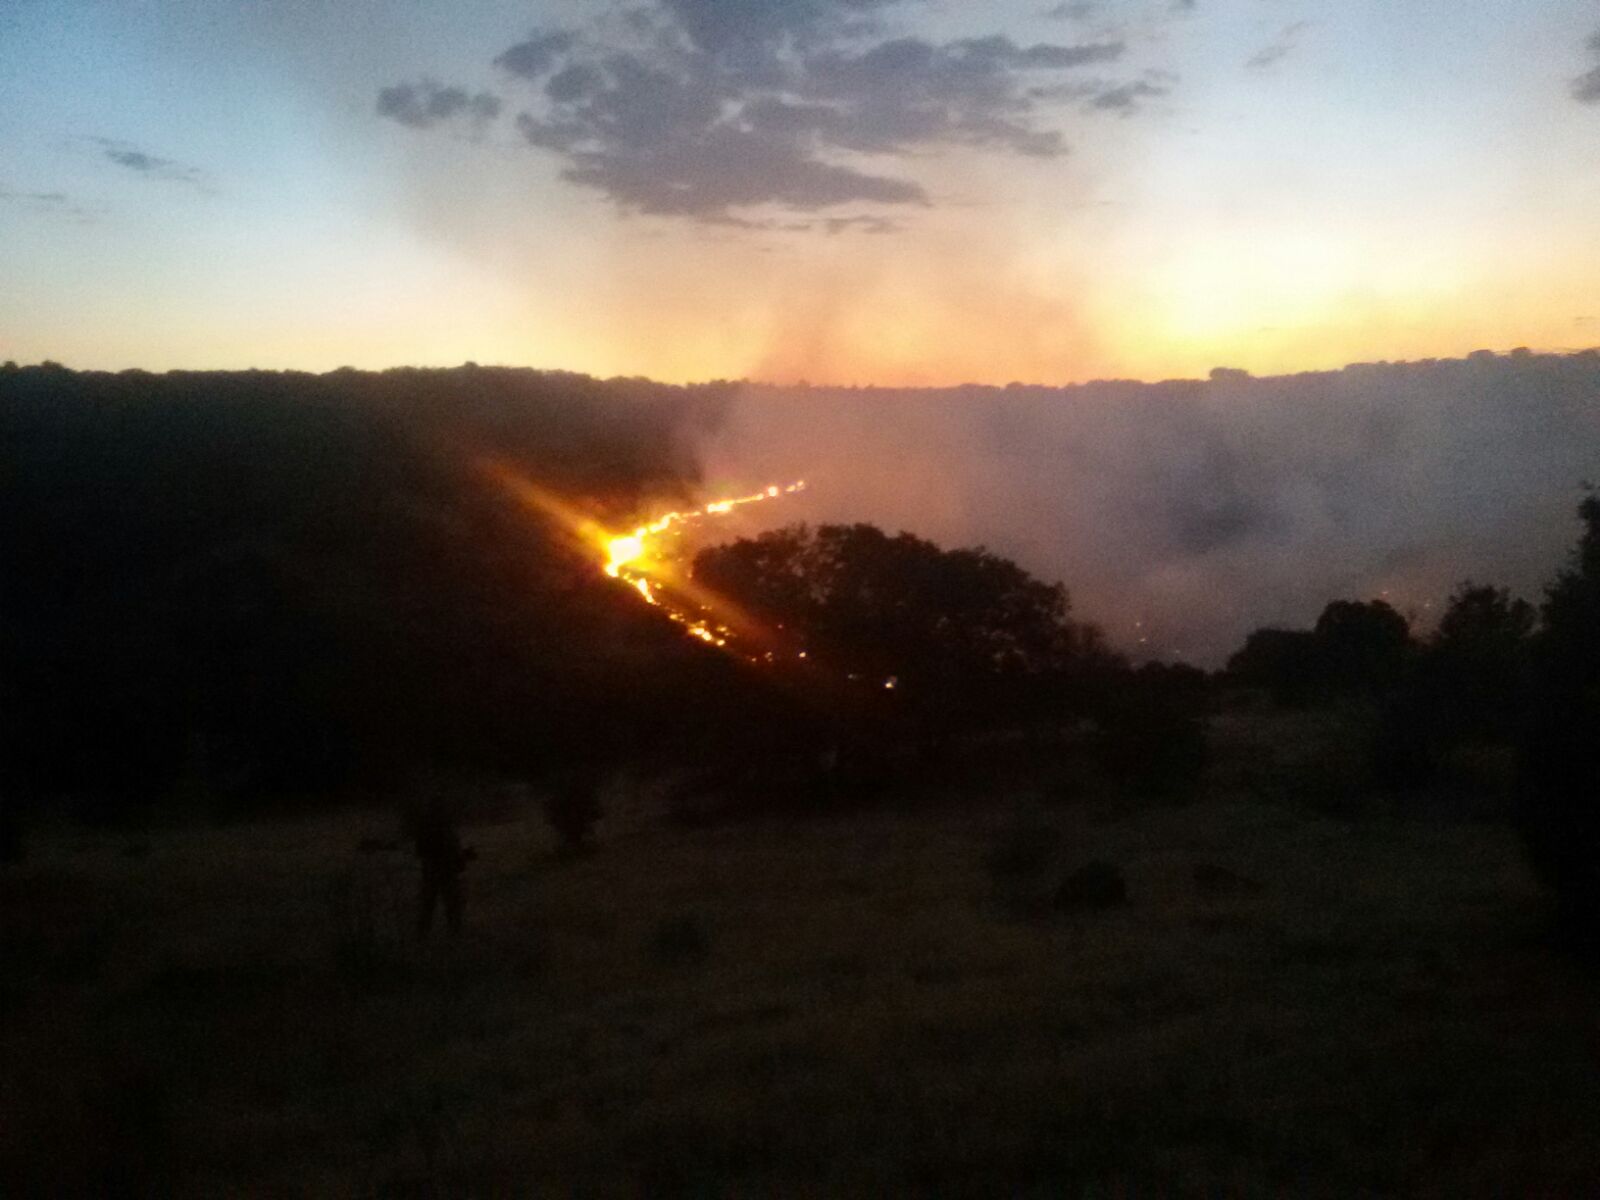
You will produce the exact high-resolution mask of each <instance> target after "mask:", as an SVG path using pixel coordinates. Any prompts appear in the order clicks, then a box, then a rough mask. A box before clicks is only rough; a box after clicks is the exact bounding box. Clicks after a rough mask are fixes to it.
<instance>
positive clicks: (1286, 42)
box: [1244, 21, 1311, 71]
mask: <svg viewBox="0 0 1600 1200" xmlns="http://www.w3.org/2000/svg"><path fill="white" fill-rule="evenodd" d="M1310 25H1311V22H1309V21H1296V22H1295V23H1294V24H1292V25H1286V26H1284V27H1283V29H1281V30H1279V32H1278V36H1277V37H1275V38H1273V39H1272V41H1270V42H1268V43H1267V44H1266V45H1265V46H1263V47H1262V48H1261V49H1260V50H1257V51H1256V52H1255V53H1254V54H1252V55H1251V56H1250V57H1249V58H1248V59H1247V60H1246V61H1245V64H1244V65H1245V66H1246V67H1248V68H1249V69H1251V70H1252V71H1264V70H1266V69H1267V68H1268V67H1270V66H1272V65H1273V64H1274V63H1276V62H1277V61H1278V60H1279V59H1281V58H1283V57H1285V56H1286V55H1287V54H1288V53H1289V52H1290V51H1291V50H1293V49H1294V48H1295V47H1296V46H1297V45H1299V42H1300V35H1301V34H1302V33H1304V32H1305V31H1306V29H1308V28H1309V27H1310Z"/></svg>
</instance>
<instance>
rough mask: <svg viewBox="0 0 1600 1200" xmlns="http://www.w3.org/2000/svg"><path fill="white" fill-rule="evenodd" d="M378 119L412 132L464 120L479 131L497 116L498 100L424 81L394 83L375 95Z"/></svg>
mask: <svg viewBox="0 0 1600 1200" xmlns="http://www.w3.org/2000/svg"><path fill="white" fill-rule="evenodd" d="M378 115H379V116H380V117H388V118H389V119H390V120H392V121H398V122H400V124H402V125H405V126H408V127H410V128H412V129H432V128H433V127H434V126H435V125H440V124H443V123H445V122H450V121H458V120H465V121H466V122H467V123H468V124H470V125H471V126H472V127H473V128H475V129H482V128H483V126H485V125H486V124H488V123H489V122H490V121H492V120H494V118H496V117H498V116H499V115H500V98H499V97H498V96H496V95H494V94H493V93H491V92H478V93H477V94H476V95H471V94H469V93H467V92H466V91H465V90H463V89H461V88H458V87H446V86H443V85H441V84H438V83H434V82H433V81H432V80H430V79H424V80H421V81H419V82H417V83H397V84H395V85H394V86H393V87H386V88H384V89H383V90H381V91H380V92H379V93H378Z"/></svg>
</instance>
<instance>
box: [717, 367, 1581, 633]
mask: <svg viewBox="0 0 1600 1200" xmlns="http://www.w3.org/2000/svg"><path fill="white" fill-rule="evenodd" d="M703 453H704V455H705V464H704V465H705V475H706V478H707V481H708V483H710V484H712V485H713V486H717V485H719V484H720V483H723V482H725V483H727V484H729V485H733V484H742V483H746V482H748V483H752V484H753V483H759V482H766V481H769V480H772V479H780V478H782V479H788V478H794V477H799V476H804V477H805V478H806V479H808V480H809V481H810V483H811V485H812V486H811V487H810V489H809V490H808V491H807V492H806V493H805V494H804V495H803V496H801V497H798V498H797V499H796V502H795V503H793V504H786V507H785V509H784V513H785V515H786V517H788V519H792V520H808V521H857V520H859V521H868V522H872V523H874V524H878V525H882V526H884V527H886V528H888V529H889V530H891V531H894V530H899V529H906V530H910V531H912V532H915V533H917V534H919V535H922V536H925V537H929V538H932V539H934V540H936V541H938V542H940V543H942V544H944V545H947V546H950V545H973V544H983V545H986V546H988V547H989V548H990V549H992V550H994V551H997V552H998V553H1001V554H1003V555H1006V556H1007V557H1011V558H1014V559H1015V560H1016V561H1018V562H1019V563H1021V564H1022V565H1023V566H1024V567H1026V568H1028V569H1029V570H1030V571H1032V572H1034V573H1035V574H1038V575H1041V576H1044V577H1046V578H1049V579H1056V578H1059V579H1060V580H1062V581H1063V582H1064V583H1066V585H1067V587H1068V588H1069V590H1070V591H1071V593H1072V597H1073V601H1074V607H1075V610H1076V612H1077V615H1078V616H1080V617H1083V618H1086V619H1089V620H1093V621H1096V622H1098V623H1099V624H1101V625H1102V626H1103V627H1104V628H1105V630H1106V632H1107V633H1108V635H1109V636H1110V637H1111V639H1112V641H1113V642H1114V643H1115V644H1117V645H1118V646H1119V647H1122V648H1124V649H1126V650H1129V651H1131V652H1133V653H1135V654H1150V655H1153V656H1160V657H1181V658H1183V659H1184V660H1186V661H1191V662H1196V663H1200V664H1204V665H1215V664H1219V663H1220V662H1222V661H1223V660H1225V659H1226V657H1227V655H1228V654H1229V653H1231V652H1232V651H1233V650H1235V649H1237V648H1238V647H1239V645H1240V644H1242V642H1243V640H1244V637H1245V635H1246V634H1247V633H1248V632H1249V631H1250V630H1251V629H1254V628H1257V627H1259V626H1262V625H1269V624H1284V625H1290V626H1307V625H1309V624H1311V623H1312V622H1313V621H1314V620H1315V618H1316V616H1317V614H1318V612H1319V611H1320V610H1321V608H1322V606H1323V605H1324V604H1325V603H1326V602H1327V601H1328V600H1330V599H1334V598H1339V597H1349V598H1369V597H1376V596H1384V597H1386V598H1387V599H1389V600H1390V602H1391V603H1393V604H1394V605H1395V607H1396V608H1398V609H1400V610H1401V611H1402V612H1407V613H1409V614H1412V615H1413V616H1414V617H1415V619H1416V621H1417V623H1418V624H1420V625H1421V626H1423V627H1426V626H1427V625H1428V624H1429V623H1430V620H1431V616H1432V614H1434V613H1436V612H1437V610H1438V608H1439V606H1440V605H1441V604H1442V603H1443V601H1444V600H1445V599H1446V598H1447V597H1448V595H1449V593H1450V591H1451V589H1452V588H1453V587H1454V585H1455V584H1456V583H1458V582H1460V581H1462V580H1463V579H1467V578H1472V579H1474V580H1477V581H1480V582H1492V583H1496V584H1499V585H1501V586H1507V587H1510V588H1512V589H1513V590H1514V591H1516V592H1518V593H1520V594H1522V595H1524V596H1528V597H1530V598H1533V599H1537V598H1538V597H1539V596H1540V595H1541V590H1542V587H1543V585H1544V584H1545V582H1547V581H1548V580H1549V579H1550V577H1551V576H1552V575H1553V573H1554V572H1555V570H1556V569H1557V567H1558V566H1559V565H1560V563H1561V562H1562V556H1563V554H1564V553H1565V548H1566V547H1568V546H1570V545H1571V543H1572V539H1573V536H1574V528H1575V522H1574V518H1573V512H1574V507H1575V504H1576V501H1577V498H1578V494H1579V487H1580V485H1581V484H1582V482H1583V481H1584V480H1586V479H1591V478H1596V477H1600V353H1596V352H1594V351H1587V352H1584V353H1580V354H1572V355H1543V354H1541V355H1535V354H1530V353H1528V352H1526V351H1514V352H1512V353H1511V354H1510V355H1503V356H1497V355H1493V354H1489V353H1486V352H1481V353H1479V354H1475V355H1473V356H1471V357H1469V358H1468V359H1465V360H1449V361H1427V362H1420V363H1405V364H1387V363H1382V364H1358V365H1353V366H1349V367H1346V368H1344V369H1343V370H1341V371H1333V372H1321V373H1315V374H1303V375H1291V376H1281V377H1274V378H1252V377H1250V376H1248V375H1245V374H1244V373H1242V372H1233V371H1223V370H1219V371H1216V372H1213V374H1212V377H1211V378H1210V379H1209V380H1206V381H1172V382H1166V383H1158V384H1140V383H1125V382H1102V383H1091V384H1085V385H1081V386H1073V387H1065V388H1042V387H1019V386H1011V387H1007V388H1003V389H1000V388H989V387H975V386H973V387H962V388H954V389H940V390H903V389H894V390H891V389H875V388H866V389H850V390H835V389H820V388H779V387H769V386H760V385H751V386H749V387H747V388H746V389H745V391H744V393H743V394H742V396H741V397H740V399H739V400H738V401H737V402H736V403H735V404H734V405H733V406H732V408H731V409H730V411H729V415H728V418H727V421H726V422H725V424H723V426H722V427H721V428H720V430H719V431H718V432H717V433H716V434H715V435H714V436H713V437H712V438H711V439H710V440H709V441H708V443H707V444H706V445H705V447H704V450H703ZM763 516H764V517H765V518H766V519H769V520H770V519H772V517H773V514H763ZM1141 638H1142V639H1145V640H1144V641H1142V642H1141V640H1140V639H1141Z"/></svg>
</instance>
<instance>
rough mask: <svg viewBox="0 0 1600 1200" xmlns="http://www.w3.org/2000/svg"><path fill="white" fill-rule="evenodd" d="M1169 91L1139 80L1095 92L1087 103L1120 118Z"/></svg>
mask: <svg viewBox="0 0 1600 1200" xmlns="http://www.w3.org/2000/svg"><path fill="white" fill-rule="evenodd" d="M1170 90H1171V89H1170V88H1168V87H1166V86H1165V85H1163V84H1156V83H1151V82H1149V81H1148V80H1143V79H1140V80H1135V81H1134V82H1132V83H1123V84H1118V85H1116V86H1115V87H1108V88H1106V89H1105V90H1104V91H1101V92H1097V93H1096V94H1095V95H1094V97H1093V99H1091V100H1090V101H1089V103H1090V105H1091V106H1092V107H1094V108H1100V109H1105V110H1107V111H1109V112H1115V113H1119V114H1121V115H1122V116H1131V115H1132V114H1133V113H1135V112H1137V111H1138V109H1139V106H1140V104H1141V103H1142V102H1143V101H1145V100H1153V99H1155V98H1156V97H1158V96H1165V95H1166V94H1167V93H1168V92H1169V91H1170Z"/></svg>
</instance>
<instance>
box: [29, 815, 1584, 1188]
mask: <svg viewBox="0 0 1600 1200" xmlns="http://www.w3.org/2000/svg"><path fill="white" fill-rule="evenodd" d="M1004 791H1005V794H1003V795H1000V796H997V797H989V798H988V800H989V803H988V805H987V806H986V807H985V808H983V809H982V810H981V811H977V812H975V811H974V807H975V806H973V805H966V806H965V807H963V805H961V804H960V803H950V802H949V801H950V800H951V799H952V798H950V797H945V798H944V799H945V801H946V803H944V804H941V805H937V806H935V807H934V808H933V809H932V811H923V812H909V811H895V812H891V813H877V814H868V815H852V816H848V817H836V818H831V819H826V820H813V821H793V820H789V821H770V822H753V821H752V822H744V823H741V824H736V825H729V826H725V827H721V828H713V829H701V830H696V831H685V830H681V829H675V828H673V827H671V826H670V825H668V824H666V823H664V822H662V821H661V820H660V819H659V818H658V817H657V816H656V815H655V814H653V813H652V812H651V811H650V807H649V804H648V802H647V799H646V798H642V797H639V796H637V795H633V794H630V793H629V792H628V790H627V789H625V788H624V789H620V790H619V791H618V792H617V793H616V794H615V795H614V796H613V797H612V803H611V815H610V816H609V817H608V820H607V824H606V825H605V827H603V829H602V843H601V846H600V849H599V850H598V852H596V853H595V854H593V855H591V856H589V857H587V858H584V859H581V860H578V861H574V862H562V861H559V860H558V859H557V858H556V857H555V856H554V855H553V843H552V842H551V840H550V836H549V834H548V833H547V831H546V829H545V827H544V825H543V823H542V821H541V820H540V818H539V817H538V814H537V811H536V809H535V807H534V806H533V805H531V804H523V803H519V802H518V801H517V800H516V799H515V797H512V798H510V799H502V800H501V801H500V802H499V803H498V804H497V805H494V806H491V811H490V812H489V814H488V817H487V818H486V819H485V820H483V821H481V822H480V823H478V824H477V825H475V826H474V827H472V828H470V829H468V830H467V833H466V840H468V841H469V842H471V843H473V844H474V845H475V846H476V848H477V851H478V854H479V859H478V861H477V862H476V863H474V864H473V865H472V867H471V869H470V874H469V877H468V878H469V887H470V893H469V901H468V911H467V922H468V927H467V929H466V931H465V933H464V934H463V935H462V936H461V937H460V938H459V939H458V940H456V941H454V942H449V941H447V940H446V939H444V938H443V937H441V936H439V935H437V934H436V935H435V940H433V941H432V942H430V943H428V944H426V945H424V946H422V947H420V948H419V947H416V946H414V945H412V944H411V943H410V942H409V941H408V940H407V938H406V927H407V925H408V924H409V921H410V911H409V906H410V904H411V902H412V889H413V888H414V887H415V867H414V864H413V862H412V860H411V859H410V858H409V856H407V855H406V854H405V853H404V852H403V851H382V850H380V851H377V852H374V853H360V852H358V851H357V849H356V847H357V846H358V844H359V843H360V842H361V841H362V839H363V838H367V837H374V838H391V837H393V836H394V827H393V820H392V818H390V817H387V816H385V815H382V814H378V815H372V814H359V813H354V814H353V813H347V814H343V815H338V816H329V817H323V818H317V819H313V820H306V821H303V822H298V823H279V824H273V825H265V826H257V827H248V828H244V827H241V828H232V829H225V830H206V831H191V832H170V833H161V834H154V835H138V836H135V835H127V834H106V833H85V832H82V831H79V830H75V829H71V828H63V829H60V830H55V831H51V830H44V831H41V832H40V833H39V834H38V835H37V836H36V837H35V838H34V841H33V845H32V847H31V854H30V857H29V860H28V861H27V862H25V863H23V864H22V865H20V866H17V867H13V868H9V869H7V870H6V872H5V874H4V875H0V904H3V909H0V913H3V919H4V925H3V927H0V937H3V945H0V952H3V962H4V974H3V977H0V1014H3V1021H0V1062H3V1063H4V1070H3V1071H0V1114H4V1118H3V1120H0V1191H3V1192H4V1193H5V1194H7V1195H28V1194H61V1193H63V1192H67V1193H71V1192H84V1191H91V1192H104V1191H106V1190H108V1189H114V1190H116V1191H120V1192H126V1191H128V1190H132V1189H135V1188H138V1187H142V1188H145V1189H146V1190H147V1191H148V1192H150V1193H151V1194H159V1195H170V1194H177V1195H208V1196H209V1195H219V1194H252V1195H275V1196H276V1195H350V1194H373V1193H376V1194H382V1195H463V1194H486V1195H487V1194H499V1195H511V1194H567V1193H575V1194H591V1195H615V1194H620V1195H634V1194H642V1195H672V1194H701V1195H722V1194H760V1195H769V1194H782V1195H824V1194H826V1195H841V1194H842V1195H863V1196H865V1195H883V1194H908V1193H909V1194H930V1193H937V1194H940V1195H968V1194H970V1195H1016V1194H1037V1195H1041V1196H1042V1195H1062V1194H1065V1195H1090V1196H1116V1195H1128V1194H1139V1195H1152V1194H1161V1195H1187V1194H1227V1195H1246V1196H1248V1195H1281V1194H1294V1195H1326V1196H1352V1195H1371V1194H1390V1193H1409V1194H1430V1195H1439V1196H1470V1195H1485V1196H1489V1195H1493V1196H1500V1195H1534V1194H1537V1195H1595V1194H1600V1139H1597V1138H1596V1131H1597V1130H1600V1073H1597V1071H1596V1066H1597V1063H1600V1018H1597V1005H1596V995H1597V988H1596V986H1595V984H1594V983H1593V981H1592V980H1589V979H1586V978H1584V977H1583V976H1582V975H1580V974H1579V973H1577V972H1575V971H1574V970H1572V969H1570V968H1569V967H1568V966H1566V965H1565V964H1564V963H1563V962H1562V961H1561V960H1560V959H1558V958H1557V957H1555V956H1554V955H1553V954H1552V953H1551V952H1550V951H1549V950H1548V949H1547V948H1546V947H1545V945H1544V944H1543V942H1542V937H1541V928H1542V927H1541V910H1540V903H1539V898H1538V896H1537V893H1536V891H1535V889H1534V887H1533V884H1532V881H1531V879H1530V877H1529V875H1528V873H1527V871H1526V870H1525V868H1524V866H1523V864H1522V862H1521V860H1520V857H1519V855H1518V852H1517V847H1516V845H1515V843H1514V841H1513V839H1512V837H1511V835H1510V834H1509V833H1508V832H1507V831H1506V830H1505V829H1504V828H1503V827H1501V826H1498V825H1494V824H1488V823H1465V822H1459V823H1450V822H1444V821H1439V820H1434V819H1430V820H1427V821H1401V820H1396V819H1393V818H1387V817H1371V816H1369V817H1363V818H1362V819H1359V820H1353V821H1352V820H1345V819H1335V818H1330V817H1323V816H1317V815H1314V814H1312V813H1309V812H1307V811H1306V810H1305V808H1303V807H1301V806H1296V805H1294V804H1290V803H1284V802H1283V801H1282V800H1281V799H1279V800H1275V801H1274V800H1268V799H1265V798H1262V797H1259V796H1257V797H1249V796H1246V795H1243V794H1232V795H1230V794H1228V793H1227V792H1226V790H1223V791H1221V792H1220V793H1219V792H1218V791H1217V789H1213V794H1212V795H1211V797H1210V798H1209V799H1205V800H1202V801H1199V802H1197V803H1194V804H1191V805H1188V806H1184V807H1177V808H1175V807H1153V806H1145V807H1142V808H1138V809H1134V810H1128V809H1119V808H1116V807H1110V806H1106V805H1104V804H1093V803H1082V802H1078V803H1055V804H1052V803H1048V802H1047V801H1048V800H1049V795H1050V793H1049V791H1048V789H1046V790H1045V791H1044V792H1043V793H1041V792H1040V790H1039V789H1037V788H1034V789H1030V788H1028V787H1026V786H1009V787H1008V788H1007V789H1004ZM955 799H957V800H959V799H960V798H959V797H957V798H955ZM1091 859H1104V860H1107V861H1109V862H1112V863H1116V864H1119V865H1120V866H1121V867H1122V868H1123V870H1124V872H1125V874H1126V878H1127V885H1128V892H1129V903H1128V904H1126V905H1125V906H1123V907H1120V908H1116V909H1112V910H1108V911H1102V912H1079V913H1058V912H1054V911H1051V910H1050V909H1049V906H1048V905H1047V904H1044V903H1042V902H1041V901H1042V900H1043V898H1045V897H1047V896H1048V895H1049V893H1050V892H1051V890H1052V889H1053V887H1054V885H1055V884H1056V883H1057V882H1058V881H1059V879H1060V878H1061V876H1062V875H1063V874H1064V873H1065V872H1066V871H1067V870H1070V869H1071V868H1072V867H1073V866H1075V865H1077V864H1079V863H1082V862H1084V861H1087V860H1091ZM1197 868H1198V870H1197Z"/></svg>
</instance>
